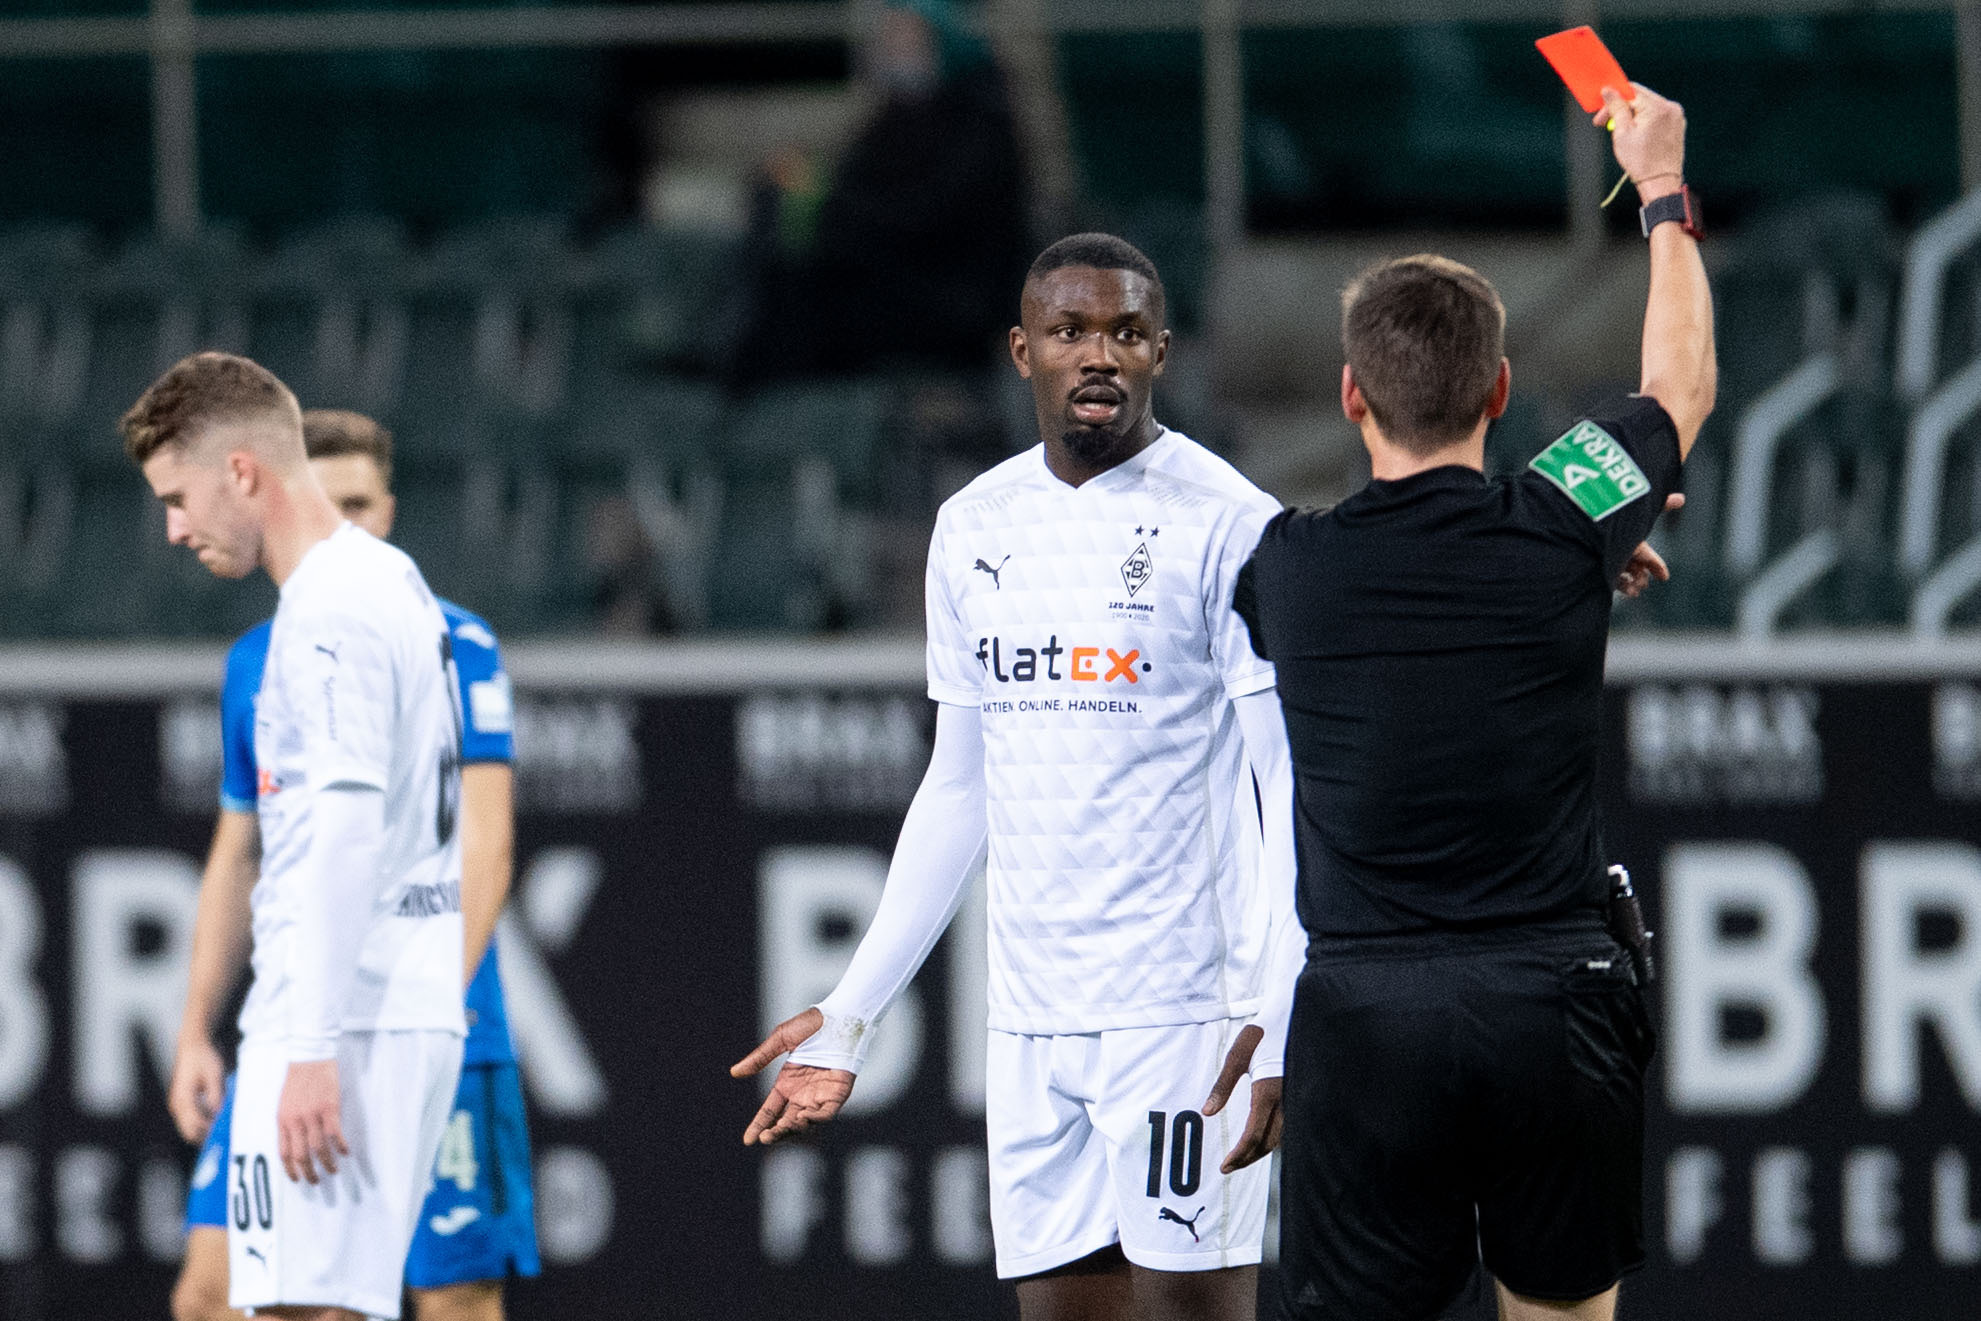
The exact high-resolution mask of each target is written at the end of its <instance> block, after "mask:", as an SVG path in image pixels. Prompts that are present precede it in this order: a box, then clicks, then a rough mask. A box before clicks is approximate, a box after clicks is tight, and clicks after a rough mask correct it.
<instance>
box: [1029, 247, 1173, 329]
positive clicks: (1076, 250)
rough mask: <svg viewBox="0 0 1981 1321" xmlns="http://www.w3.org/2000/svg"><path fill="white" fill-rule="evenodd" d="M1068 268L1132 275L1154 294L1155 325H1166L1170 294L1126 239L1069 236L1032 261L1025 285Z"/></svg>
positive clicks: (1139, 250) (1147, 261)
mask: <svg viewBox="0 0 1981 1321" xmlns="http://www.w3.org/2000/svg"><path fill="white" fill-rule="evenodd" d="M1068 266H1091V267H1093V268H1094V269H1095V270H1100V271H1133V272H1135V274H1137V275H1139V276H1141V277H1142V278H1143V279H1145V280H1147V281H1148V282H1149V289H1150V291H1151V292H1152V293H1153V294H1154V295H1155V314H1156V324H1157V325H1158V326H1161V325H1164V324H1166V322H1165V317H1166V316H1167V314H1168V306H1169V295H1168V294H1167V293H1166V292H1165V291H1164V289H1163V287H1162V276H1161V275H1160V274H1159V273H1158V272H1157V271H1156V264H1155V263H1154V262H1152V261H1150V260H1149V259H1148V256H1147V255H1146V254H1145V253H1143V251H1142V250H1141V249H1140V248H1138V247H1136V246H1135V245H1134V244H1133V243H1130V242H1129V241H1128V240H1127V239H1124V238H1118V237H1116V236H1115V235H1113V234H1098V233H1090V234H1069V235H1067V236H1066V237H1065V238H1063V239H1061V240H1059V241H1058V242H1057V243H1054V244H1052V245H1051V246H1050V247H1048V248H1047V249H1046V250H1045V251H1044V252H1041V253H1040V254H1039V255H1038V256H1037V257H1036V258H1034V259H1033V261H1032V269H1030V270H1029V271H1027V272H1025V283H1026V284H1028V285H1029V284H1030V283H1031V282H1032V281H1034V280H1036V279H1038V278H1039V277H1040V276H1042V275H1050V274H1051V273H1052V272H1054V271H1058V270H1064V269H1065V268H1066V267H1068Z"/></svg>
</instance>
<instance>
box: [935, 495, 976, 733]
mask: <svg viewBox="0 0 1981 1321" xmlns="http://www.w3.org/2000/svg"><path fill="white" fill-rule="evenodd" d="M947 547H948V540H947V538H946V537H945V536H944V534H943V530H942V522H941V520H940V519H938V520H937V522H936V529H935V534H934V535H933V536H931V537H930V538H929V567H928V574H927V578H926V580H925V585H924V587H923V589H922V593H923V601H924V606H925V609H926V610H927V612H928V630H929V645H928V670H929V697H930V699H931V700H933V701H937V702H941V703H944V704H945V705H948V704H951V703H954V704H955V705H957V706H974V705H976V703H977V701H978V699H980V698H981V697H982V696H983V692H984V665H983V662H982V661H980V660H978V659H977V649H976V647H975V646H974V645H973V644H972V643H971V641H970V634H969V630H968V629H966V628H965V627H964V626H963V616H962V615H961V614H959V613H958V612H957V609H956V600H955V597H954V596H952V595H951V594H950V590H949V577H948V575H947V574H946V573H944V572H943V564H944V560H945V559H946V557H947Z"/></svg>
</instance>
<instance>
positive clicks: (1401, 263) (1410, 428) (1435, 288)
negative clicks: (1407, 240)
mask: <svg viewBox="0 0 1981 1321" xmlns="http://www.w3.org/2000/svg"><path fill="white" fill-rule="evenodd" d="M1341 349H1342V352H1343V353H1345V354H1346V355H1347V356H1348V365H1349V367H1350V368H1352V369H1353V370H1354V373H1355V383H1356V384H1357V385H1358V386H1360V387H1361V389H1362V398H1363V399H1364V400H1365V401H1366V402H1367V403H1368V405H1369V411H1370V412H1371V413H1372V414H1374V415H1375V419H1376V425H1377V426H1379V427H1381V428H1382V433H1383V437H1384V439H1386V440H1388V441H1390V442H1391V443H1393V444H1395V445H1398V446H1400V447H1401V448H1403V449H1405V450H1407V451H1409V452H1411V453H1413V454H1418V455H1425V454H1430V453H1434V452H1435V451H1437V450H1440V449H1443V448H1444V447H1445V446H1447V445H1450V444H1451V443H1452V442H1453V441H1456V440H1461V439H1463V438H1464V437H1466V436H1468V435H1470V434H1471V432H1472V428H1474V427H1476V426H1477V425H1478V424H1479V419H1480V418H1481V417H1482V416H1484V415H1485V412H1486V405H1487V404H1488V403H1489V402H1490V401H1491V399H1492V394H1493V385H1494V383H1495V382H1496V381H1497V380H1498V379H1499V368H1500V360H1501V359H1502V358H1503V357H1505V355H1506V306H1505V305H1504V304H1503V303H1501V302H1500V296H1499V291H1498V290H1496V289H1494V288H1493V285H1492V281H1490V280H1488V279H1487V278H1486V277H1485V276H1483V275H1481V274H1479V272H1477V271H1475V270H1473V269H1472V268H1471V267H1469V266H1465V265H1462V264H1460V263H1458V262H1455V261H1452V260H1451V259H1450V258H1449V257H1439V256H1435V255H1432V254H1430V253H1419V254H1418V255H1416V256H1414V257H1399V258H1397V259H1395V260H1394V261H1386V262H1382V263H1380V264H1378V265H1375V266H1371V267H1370V268H1369V269H1368V270H1366V271H1363V272H1362V273H1361V274H1360V275H1358V276H1356V277H1355V278H1354V279H1353V280H1351V281H1349V283H1348V287H1347V288H1346V289H1345V290H1343V291H1342V295H1341Z"/></svg>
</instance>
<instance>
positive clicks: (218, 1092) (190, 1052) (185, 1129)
mask: <svg viewBox="0 0 1981 1321" xmlns="http://www.w3.org/2000/svg"><path fill="white" fill-rule="evenodd" d="M226 1093H227V1065H226V1064H225V1062H223V1061H222V1060H221V1058H220V1052H219V1051H217V1050H215V1049H214V1048H213V1043H212V1042H211V1041H208V1040H206V1039H204V1038H201V1039H199V1040H194V1041H188V1040H183V1039H182V1040H181V1041H180V1042H179V1049H178V1050H177V1051H176V1052H174V1053H173V1056H172V1083H171V1085H170V1086H169V1087H167V1088H166V1090H165V1108H166V1110H167V1111H169V1112H170V1113H171V1115H172V1123H173V1124H174V1125H175V1126H176V1127H177V1128H178V1130H179V1136H180V1137H182V1138H184V1139H185V1140H186V1141H188V1142H204V1141H206V1133H207V1130H208V1129H210V1128H212V1127H213V1117H214V1116H215V1115H217V1114H219V1113H220V1102H221V1100H222V1099H223V1098H224V1097H225V1096H226Z"/></svg>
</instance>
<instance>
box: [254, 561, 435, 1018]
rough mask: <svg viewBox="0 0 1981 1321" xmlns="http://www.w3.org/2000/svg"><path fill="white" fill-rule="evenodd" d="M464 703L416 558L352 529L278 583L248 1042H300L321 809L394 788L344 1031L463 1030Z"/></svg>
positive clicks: (267, 673)
mask: <svg viewBox="0 0 1981 1321" xmlns="http://www.w3.org/2000/svg"><path fill="white" fill-rule="evenodd" d="M460 748H461V709H460V696H459V691H458V689H457V688H456V686H455V678H454V662H453V656H452V648H451V645H450V643H449V641H448V635H447V623H446V621H445V619H443V618H442V616H441V613H440V607H439V606H438V605H437V604H436V603H435V602H434V598H433V594H432V593H431V592H429V591H428V590H427V585H426V582H425V580H424V579H423V578H421V576H420V571H419V568H418V567H417V566H416V565H414V563H413V561H412V560H411V559H409V558H408V557H407V556H406V554H405V552H403V551H401V550H398V549H396V548H394V547H392V546H388V545H386V544H385V543H384V542H382V541H379V540H378V539H377V538H375V537H372V536H371V535H369V534H368V533H365V532H363V531H361V530H360V529H358V528H356V527H354V526H352V525H351V524H349V523H346V524H345V525H344V526H342V527H340V528H339V529H338V530H337V531H336V532H335V533H333V534H332V535H331V536H330V537H329V538H328V539H326V540H324V541H321V542H319V543H317V544H316V545H315V546H314V547H312V548H311V549H310V550H309V552H308V553H307V554H305V555H304V556H303V559H302V562H301V563H300V564H299V565H297V566H296V570H295V572H294V573H292V574H291V575H290V576H289V579H288V581H287V582H285V583H283V584H282V596H281V603H280V605H278V606H277V607H276V611H275V626H274V630H273V632H272V633H271V634H270V637H269V644H268V665H267V668H266V669H265V670H264V671H263V673H262V680H261V695H260V697H259V698H258V699H257V701H256V703H255V765H256V768H257V776H258V786H257V788H258V792H257V795H256V798H257V808H258V811H259V815H260V819H261V876H260V879H259V880H257V881H256V883H255V887H254V893H253V905H252V906H253V911H254V960H253V962H254V983H253V986H252V987H251V988H250V989H249V992H248V998H247V1003H246V1004H245V1005H244V1006H243V1007H242V1010H241V1033H242V1036H243V1037H244V1038H248V1039H252V1040H257V1041H273V1040H281V1039H283V1038H284V1037H286V1036H287V1035H288V1033H289V1027H290V1017H289V1016H290V1011H291V1008H292V1006H291V1005H290V1004H289V1003H288V997H289V995H290V994H291V993H292V984H291V979H290V975H289V965H290V963H291V961H292V960H293V959H294V957H295V951H296V950H297V949H298V948H299V942H303V941H307V940H310V939H311V938H312V936H313V933H312V932H310V931H308V930H304V929H302V928H301V926H300V925H299V923H298V920H297V918H298V912H299V895H298V893H297V889H296V887H297V886H299V885H300V884H302V883H303V875H302V873H301V871H300V870H299V868H300V864H301V863H302V860H303V858H304V857H305V855H306V854H307V852H308V849H309V844H310V831H311V828H312V815H313V813H312V811H311V808H312V805H313V803H314V802H315V799H316V795H317V794H318V793H320V792H322V791H323V789H324V788H325V786H327V785H333V784H360V785H368V786H370V787H372V788H376V789H380V790H383V791H384V793H385V834H386V841H385V849H384V853H383V856H382V859H381V866H382V867H383V868H384V870H385V872H386V875H385V876H384V877H383V878H382V880H383V884H382V886H381V887H380V890H379V894H378V899H377V901H376V902H375V903H374V904H373V905H372V911H371V913H370V914H369V917H368V918H367V920H366V924H365V936H364V943H363V946H362V948H361V953H360V956H359V960H358V972H357V978H356V981H355V982H354V983H353V985H352V987H351V992H350V996H349V998H348V999H347V1000H346V1002H345V1004H344V1007H343V1027H344V1029H345V1030H346V1031H363V1030H371V1029H381V1028H440V1029H446V1030H451V1031H454V1032H465V1031H466V1022H465V1020H464V1018H463V1016H462V1012H461V983H462V976H461V941H462V931H461V841H460V833H459V830H458V829H457V825H458V822H459V818H460V801H461V799H460V795H461V780H460Z"/></svg>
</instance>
